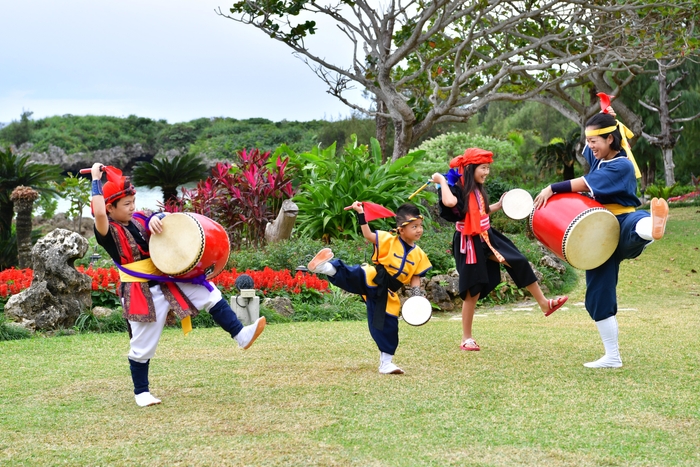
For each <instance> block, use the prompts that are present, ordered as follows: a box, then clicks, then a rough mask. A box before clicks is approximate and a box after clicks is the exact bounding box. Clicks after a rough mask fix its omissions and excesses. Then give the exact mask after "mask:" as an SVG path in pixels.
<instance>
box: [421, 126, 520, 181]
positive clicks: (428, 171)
mask: <svg viewBox="0 0 700 467" xmlns="http://www.w3.org/2000/svg"><path fill="white" fill-rule="evenodd" d="M467 148H481V149H486V150H487V151H491V152H493V155H494V157H493V161H494V163H493V169H494V172H496V173H498V174H499V176H500V172H501V171H502V170H504V169H507V170H510V169H511V165H512V163H511V162H510V161H511V160H517V157H518V152H517V151H516V149H515V147H513V144H512V143H511V142H510V141H502V140H499V139H496V138H493V137H491V136H483V135H472V134H470V133H445V134H443V135H440V136H436V137H435V138H432V139H429V140H427V141H424V142H423V143H421V145H420V146H418V149H419V150H422V151H425V156H424V157H423V159H422V160H420V161H419V162H417V163H416V170H417V171H418V172H420V174H421V175H423V176H424V177H430V176H431V175H432V174H434V173H435V172H440V173H445V172H447V171H448V170H449V168H450V167H449V163H450V160H451V159H452V158H453V157H456V156H459V155H460V154H462V153H464V151H465V150H466V149H467ZM496 169H499V170H496Z"/></svg>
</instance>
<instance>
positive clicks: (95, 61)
mask: <svg viewBox="0 0 700 467" xmlns="http://www.w3.org/2000/svg"><path fill="white" fill-rule="evenodd" d="M232 4H233V0H228V3H226V0H168V1H165V0H122V1H119V2H115V1H109V2H108V1H105V0H63V1H56V0H26V1H22V2H20V1H10V0H3V1H2V2H0V18H2V20H3V21H2V27H0V44H1V45H0V122H2V123H5V124H7V123H9V122H11V121H13V120H19V118H20V115H21V114H22V112H24V111H31V112H33V115H32V118H34V119H35V120H36V119H40V118H44V117H48V116H53V115H65V114H73V115H109V116H115V117H127V116H129V115H132V114H133V115H137V116H139V117H148V118H152V119H165V120H167V121H168V122H169V123H176V122H183V121H189V120H193V119H196V118H201V117H232V118H237V119H245V118H253V117H261V118H267V119H270V120H272V121H280V120H297V121H308V120H315V119H325V120H339V119H341V118H345V117H347V116H349V115H350V109H349V108H348V107H347V106H345V105H344V104H342V103H341V102H340V101H339V100H337V99H336V98H335V97H333V96H331V95H329V94H327V93H326V86H325V84H324V83H323V82H322V81H321V80H320V79H319V78H317V77H316V75H315V74H314V73H313V72H312V71H311V69H310V68H309V67H308V66H307V65H306V64H304V63H303V62H302V61H301V60H300V59H298V58H296V57H295V56H294V55H292V50H291V49H290V48H289V47H287V46H286V45H284V44H283V43H281V42H278V41H275V40H273V39H270V38H269V37H268V36H266V35H265V34H264V33H262V32H261V31H259V30H258V29H256V28H254V27H253V26H249V25H244V24H241V23H238V22H235V21H232V20H230V19H226V18H222V17H221V16H218V15H217V14H216V13H215V10H216V9H218V8H219V7H220V8H221V10H222V11H224V12H228V9H229V8H230V6H231V5H232ZM334 29H335V28H334V27H330V28H326V29H325V31H328V32H325V33H324V35H323V36H321V35H317V36H318V37H316V38H315V40H314V41H312V47H313V50H315V51H318V53H319V54H320V55H321V56H324V57H328V58H333V61H334V62H336V63H337V62H340V63H343V62H349V60H350V59H351V55H350V54H351V50H350V48H349V46H347V45H345V44H344V43H343V42H342V40H341V38H340V37H339V34H338V33H334V32H333V31H334ZM352 100H353V101H354V102H357V103H364V102H365V101H364V100H363V98H362V97H361V93H360V90H356V91H354V95H353V96H352Z"/></svg>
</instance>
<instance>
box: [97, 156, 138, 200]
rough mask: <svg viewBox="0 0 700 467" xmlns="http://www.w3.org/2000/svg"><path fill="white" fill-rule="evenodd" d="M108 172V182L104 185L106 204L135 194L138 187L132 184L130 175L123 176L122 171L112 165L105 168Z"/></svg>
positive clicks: (103, 191)
mask: <svg viewBox="0 0 700 467" xmlns="http://www.w3.org/2000/svg"><path fill="white" fill-rule="evenodd" d="M104 171H105V173H106V174H107V183H105V184H104V185H103V186H102V193H103V194H104V197H105V204H110V203H113V202H115V201H116V200H118V199H121V198H123V197H125V196H130V195H135V194H136V189H135V188H134V185H132V184H131V180H130V179H129V177H123V176H122V171H121V170H119V169H117V168H116V167H112V166H111V165H107V166H105V168H104Z"/></svg>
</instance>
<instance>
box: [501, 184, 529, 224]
mask: <svg viewBox="0 0 700 467" xmlns="http://www.w3.org/2000/svg"><path fill="white" fill-rule="evenodd" d="M533 206H534V202H533V201H532V195H530V193H528V192H527V191H525V190H523V189H522V188H515V189H513V190H510V191H509V192H508V193H506V195H505V196H504V197H503V213H504V214H505V215H506V216H508V217H510V218H511V219H516V220H520V219H525V218H526V217H527V216H529V215H530V213H531V212H532V207H533Z"/></svg>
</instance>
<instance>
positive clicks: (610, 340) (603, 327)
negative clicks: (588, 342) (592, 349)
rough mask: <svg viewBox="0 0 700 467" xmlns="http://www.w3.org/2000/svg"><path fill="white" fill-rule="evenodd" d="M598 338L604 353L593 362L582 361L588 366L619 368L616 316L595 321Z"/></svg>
mask: <svg viewBox="0 0 700 467" xmlns="http://www.w3.org/2000/svg"><path fill="white" fill-rule="evenodd" d="M595 324H596V326H597V327H598V332H599V333H600V338H601V339H602V341H603V347H605V355H603V356H602V357H601V358H599V359H598V360H596V361H594V362H589V363H584V364H583V366H586V367H588V368H619V367H621V366H622V359H621V358H620V349H619V346H618V342H617V335H618V330H617V318H616V317H615V316H611V317H609V318H605V319H603V320H601V321H596V323H595Z"/></svg>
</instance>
